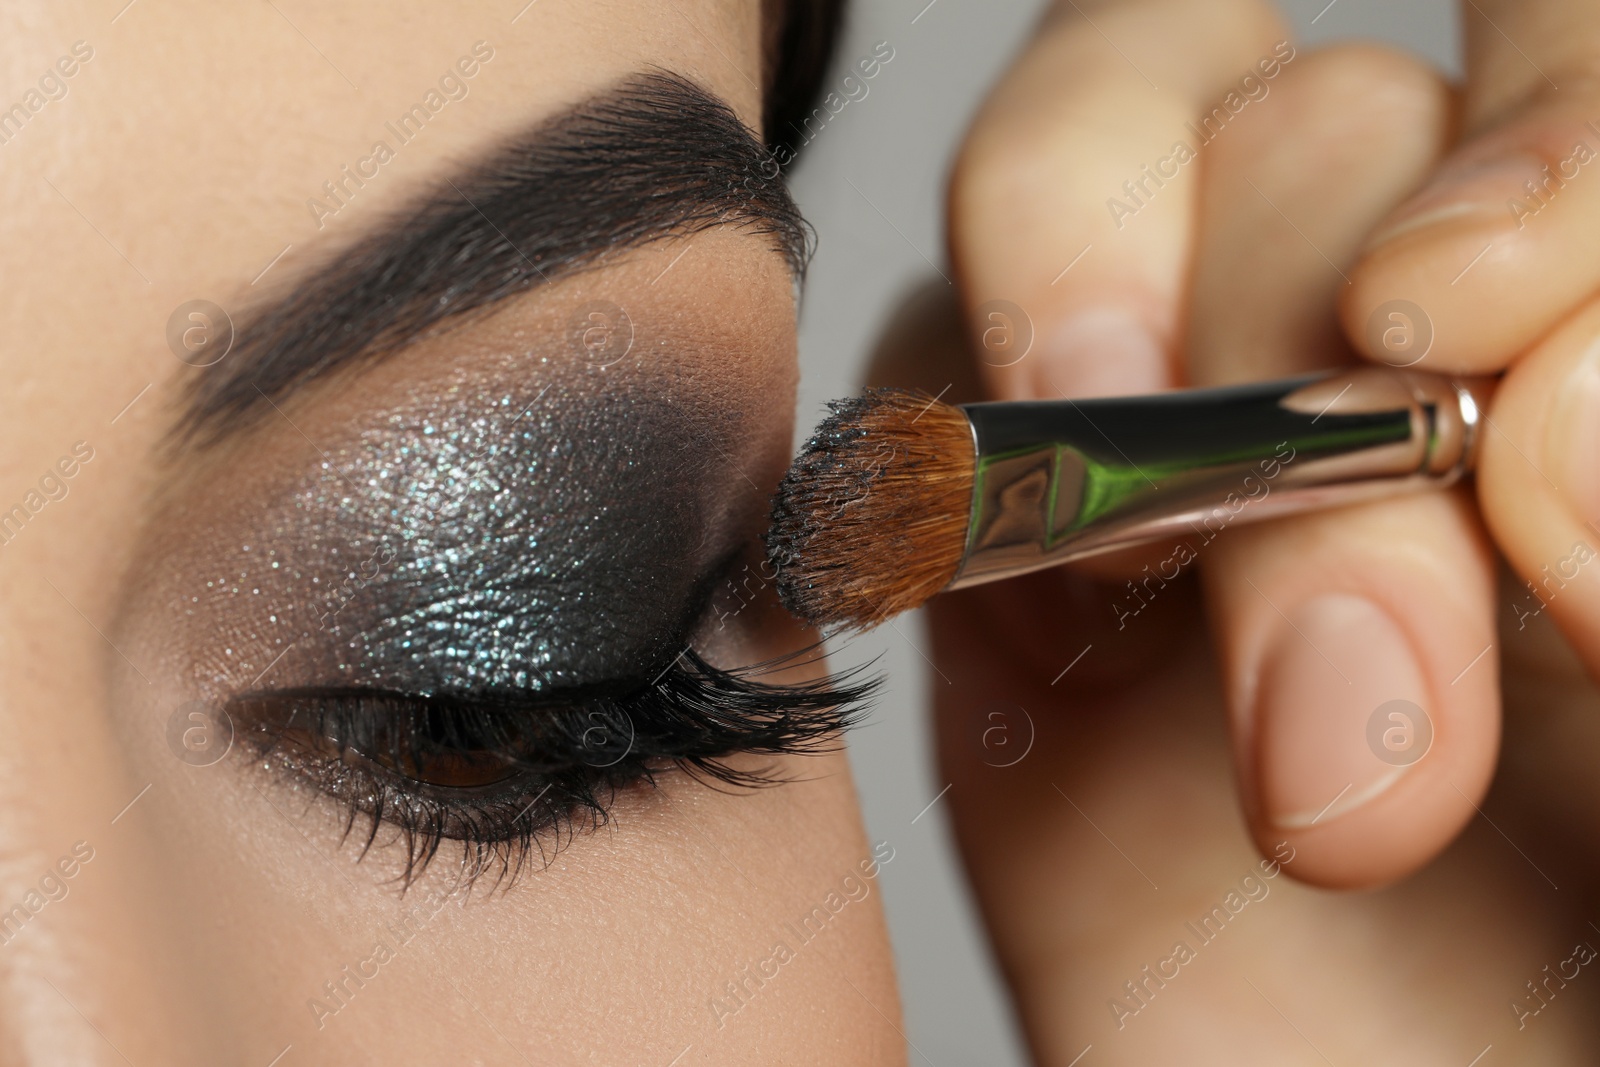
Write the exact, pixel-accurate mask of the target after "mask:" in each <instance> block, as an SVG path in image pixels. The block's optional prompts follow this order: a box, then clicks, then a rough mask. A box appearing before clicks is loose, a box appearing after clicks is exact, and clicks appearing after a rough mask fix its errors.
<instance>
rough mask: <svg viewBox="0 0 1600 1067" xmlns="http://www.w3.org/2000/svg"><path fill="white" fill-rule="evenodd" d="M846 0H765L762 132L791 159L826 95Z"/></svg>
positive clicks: (779, 153)
mask: <svg viewBox="0 0 1600 1067" xmlns="http://www.w3.org/2000/svg"><path fill="white" fill-rule="evenodd" d="M844 4H845V0H766V2H765V3H764V4H763V8H764V10H763V15H764V16H766V18H765V23H766V25H767V26H768V27H769V29H768V30H767V41H768V53H767V54H768V55H769V56H771V57H772V59H771V62H770V63H769V64H768V75H767V87H766V89H767V92H766V102H765V105H764V107H763V109H762V110H763V114H762V125H763V127H764V128H763V130H762V137H763V138H764V139H765V140H766V142H767V148H768V149H769V150H770V151H772V152H773V153H774V154H776V156H777V158H778V160H779V162H780V163H782V164H785V165H787V164H788V163H789V162H790V161H792V160H793V159H794V155H795V151H796V149H797V148H798V147H799V139H800V136H801V125H800V124H801V121H802V119H803V118H804V116H806V115H807V114H809V113H810V111H811V109H812V108H813V107H815V106H816V103H817V98H818V97H820V96H821V95H822V79H823V77H824V76H825V75H826V74H827V73H828V64H829V62H830V61H831V60H832V59H833V50H834V46H835V45H836V44H837V43H838V41H839V31H840V29H841V26H842V23H843V22H844Z"/></svg>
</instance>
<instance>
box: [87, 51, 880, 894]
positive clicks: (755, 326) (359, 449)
mask: <svg viewBox="0 0 1600 1067" xmlns="http://www.w3.org/2000/svg"><path fill="white" fill-rule="evenodd" d="M809 240H810V239H809V231H808V230H807V229H806V227H805V225H804V223H803V221H802V220H801V219H800V217H799V213H798V210H797V209H796V207H795V205H794V203H793V201H792V199H791V198H790V197H789V196H788V193H787V190H786V188H785V187H784V183H783V181H782V178H781V174H780V173H779V168H778V167H777V165H776V164H775V162H774V161H773V160H772V159H771V157H770V155H769V153H767V152H766V150H765V148H764V147H763V146H762V144H761V142H760V139H759V138H758V137H756V136H755V134H754V133H753V132H752V131H751V130H750V129H748V128H747V127H746V126H745V125H744V124H743V123H742V122H741V121H740V118H739V116H738V115H737V114H735V112H734V110H733V109H732V108H731V107H729V106H728V104H727V103H726V102H724V101H722V100H720V99H718V98H717V97H716V96H715V95H714V94H712V93H710V92H709V91H707V90H706V89H705V88H704V87H701V86H699V85H697V84H696V83H694V82H693V81H691V80H689V79H686V78H683V77H681V76H678V75H674V74H671V73H669V72H665V71H650V72H645V73H642V74H640V75H637V76H635V77H631V78H626V79H624V80H622V81H621V82H619V83H618V84H616V85H613V86H611V87H610V88H609V89H606V90H603V91H601V92H599V93H598V94H596V95H595V96H593V97H591V98H590V99H587V100H584V101H580V102H579V103H577V104H576V105H574V106H572V107H571V108H569V109H568V110H566V111H564V112H561V113H559V114H555V115H553V116H551V117H550V118H548V119H547V120H546V121H544V122H542V123H540V124H538V125H537V126H535V127H533V128H531V129H528V130H525V131H522V132H521V133H519V134H516V135H514V136H511V137H509V138H508V139H507V140H506V141H505V142H504V143H502V144H501V145H499V146H498V147H496V148H492V150H490V151H487V152H485V153H484V154H483V156H482V157H481V158H479V159H477V160H476V161H475V162H473V161H468V162H467V163H466V164H465V165H464V166H462V167H460V168H456V169H455V170H453V172H452V175H451V177H450V178H449V180H444V179H443V178H441V179H440V180H439V181H438V182H436V183H434V184H433V185H432V186H431V187H429V188H426V189H423V190H421V191H420V193H419V194H418V195H417V197H416V198H415V199H414V200H413V201H412V202H411V203H410V204H409V205H404V204H402V205H398V206H397V211H396V213H395V214H394V215H393V217H392V218H391V219H390V220H389V222H388V224H387V225H385V226H382V227H380V228H377V229H374V230H373V231H372V232H369V233H367V234H366V235H364V236H361V237H359V238H357V239H355V240H354V241H353V242H352V243H351V244H350V245H349V246H347V247H345V248H344V249H343V250H342V251H340V252H338V254H337V255H336V256H334V257H333V258H331V259H329V260H327V261H326V262H324V263H322V264H320V265H313V266H308V267H307V269H306V273H305V274H304V275H303V276H301V277H300V278H299V279H298V281H296V282H294V283H293V284H289V285H288V288H286V289H285V290H284V291H283V292H282V293H280V294H279V296H278V298H277V299H276V301H275V302H273V303H270V304H266V305H263V306H262V307H260V308H258V309H256V310H255V312H254V313H252V314H250V315H247V316H242V318H241V322H242V326H241V329H240V330H239V334H238V339H237V343H236V344H234V346H233V347H232V348H231V349H230V350H229V351H228V352H227V353H226V354H225V358H223V359H221V361H220V362H218V363H216V364H215V365H214V366H207V367H204V368H196V369H194V371H193V373H192V374H191V376H190V378H189V380H188V381H187V382H186V383H185V384H184V386H183V392H184V394H185V398H186V399H185V406H184V409H183V410H182V411H179V412H176V413H175V416H174V419H173V423H172V425H173V433H172V441H171V448H172V452H173V460H172V471H171V472H170V477H168V478H167V479H165V480H164V483H163V485H162V486H161V487H160V488H159V490H158V491H157V494H156V496H157V500H156V501H155V502H154V503H153V505H152V507H151V509H150V512H149V515H150V517H149V521H148V522H147V528H146V530H145V532H144V533H143V535H142V536H141V539H140V547H139V549H138V557H137V563H136V566H135V567H134V577H133V578H132V579H131V582H130V586H129V587H128V588H127V589H126V590H125V596H124V608H123V610H122V611H121V613H120V614H119V621H118V624H117V637H118V647H119V649H131V652H132V654H131V655H130V656H129V661H130V663H132V662H133V661H135V660H136V661H137V662H139V663H140V664H143V665H144V669H140V670H139V675H140V678H141V679H144V680H146V681H148V677H156V678H159V679H161V680H162V681H161V685H160V687H159V689H160V695H159V697H155V698H154V699H155V700H156V701H165V702H166V704H167V707H169V708H172V707H176V708H177V709H178V712H174V713H173V714H178V713H181V712H182V709H184V708H188V707H193V706H196V705H198V706H200V707H203V708H205V709H207V711H208V712H209V713H211V714H213V715H215V716H225V717H226V718H227V719H228V721H229V722H230V723H231V724H233V727H234V730H235V734H236V736H237V737H238V738H239V740H240V744H238V746H237V748H238V751H239V752H240V753H242V754H243V756H244V757H245V758H243V759H240V760H238V761H237V762H238V764H239V765H240V767H241V768H242V769H244V770H245V771H246V772H247V773H251V774H259V775H261V776H262V777H260V778H258V779H253V780H252V783H251V784H254V785H257V787H258V788H259V789H261V790H262V791H266V790H268V789H274V788H276V789H292V790H297V791H303V792H305V793H306V794H307V795H308V796H309V797H311V798H313V799H317V800H322V801H326V803H317V804H311V805H306V808H307V809H308V811H309V810H310V809H311V808H316V809H317V810H331V811H333V812H335V813H337V814H336V818H338V819H339V821H340V822H341V823H342V828H343V833H344V838H345V840H347V841H352V842H353V843H354V844H355V845H356V846H357V847H358V848H359V849H360V850H361V852H362V854H363V855H377V854H379V853H382V854H384V855H389V854H391V853H393V854H396V855H398V856H399V858H400V860H401V863H400V865H399V868H398V872H399V873H398V875H397V877H398V879H399V880H400V882H401V883H402V884H403V885H404V884H409V882H410V881H411V880H412V879H413V878H415V877H417V876H419V875H420V873H421V872H422V871H423V870H424V869H426V868H427V867H429V866H430V865H431V864H432V863H434V862H436V861H437V860H438V859H439V858H440V857H442V856H443V855H445V854H446V853H447V852H454V854H455V858H456V861H457V862H459V864H460V867H459V869H460V871H461V873H462V874H463V875H464V876H466V877H470V878H478V877H482V876H484V875H488V874H493V875H494V876H495V877H496V879H497V880H504V879H505V878H506V877H508V876H514V875H515V874H516V873H517V872H518V871H520V870H522V869H524V867H525V866H526V860H527V858H528V857H529V856H530V855H537V856H541V857H545V858H548V856H549V855H550V853H551V851H552V850H553V849H554V848H556V847H559V846H560V845H562V844H563V843H564V842H570V841H572V840H573V838H574V837H576V836H577V835H578V834H579V833H580V832H581V831H582V830H584V829H587V828H591V827H594V826H597V825H600V824H601V823H603V822H605V820H606V819H607V818H608V817H609V812H610V811H611V810H612V806H613V804H614V803H617V802H620V801H621V800H623V799H624V798H625V797H628V796H634V797H636V798H646V797H648V796H649V795H650V794H648V793H647V789H648V787H649V786H650V785H651V784H652V783H657V782H659V781H662V780H664V778H665V776H667V775H680V774H681V775H687V776H690V777H696V778H699V779H702V780H704V781H707V782H709V783H711V784H713V785H717V786H720V787H746V786H753V785H759V784H762V783H765V782H771V781H776V780H778V779H779V778H780V777H781V774H780V773H779V771H778V770H777V769H776V768H777V767H778V766H779V765H781V764H783V760H782V759H781V757H783V756H786V755H788V754H792V753H806V752H814V751H817V750H818V749H820V748H823V747H827V746H828V745H830V744H832V743H833V739H834V738H835V737H836V736H837V734H838V732H839V730H840V729H841V728H842V727H844V726H845V725H847V724H848V723H849V722H850V721H851V718H852V716H853V715H854V714H855V713H856V709H857V708H858V707H859V705H860V704H861V702H862V701H863V700H864V699H865V697H866V696H867V694H868V692H869V690H870V688H871V687H870V684H869V683H867V682H866V681H864V680H863V679H861V678H859V677H855V678H844V679H839V678H828V677H827V676H826V675H825V674H824V672H823V671H822V670H821V667H820V664H819V663H818V662H814V661H813V660H812V659H809V658H808V654H807V653H805V652H803V651H802V652H800V653H793V652H792V650H793V647H794V646H795V645H797V644H804V642H805V639H804V638H803V636H799V637H797V632H796V631H795V630H794V629H792V623H791V622H787V621H783V622H781V623H780V622H775V621H774V620H775V619H779V618H780V616H781V612H778V611H777V609H776V608H775V607H774V605H775V597H773V596H771V594H770V591H768V593H767V596H766V597H765V600H764V601H762V602H761V603H755V604H750V605H747V604H746V603H745V600H744V597H743V596H740V597H739V598H738V603H737V606H735V607H732V608H728V607H727V606H726V604H725V603H723V602H724V601H726V598H725V597H722V596H721V594H720V593H719V589H720V587H721V585H724V584H727V583H728V575H729V572H730V570H731V569H732V568H734V567H735V566H736V565H740V564H743V565H744V566H746V567H747V566H748V561H750V560H752V559H759V558H760V557H759V556H758V555H752V552H753V551H758V543H759V535H760V533H761V532H762V530H763V528H764V527H765V525H766V516H767V511H768V504H769V499H770V495H771V492H772V490H773V489H774V488H775V487H776V485H777V481H778V478H779V477H780V475H781V473H782V471H783V470H784V468H785V467H786V466H787V463H788V457H789V449H790V445H791V441H790V432H791V420H792V416H793V411H794V375H795V359H794V355H795V353H794V343H795V323H794V295H795V289H796V285H797V279H798V278H799V277H800V276H801V275H802V274H803V271H804V266H805V261H806V258H807V255H808V252H809ZM686 257H687V258H686ZM286 284H287V283H286ZM524 294H525V295H524ZM613 342H616V343H615V344H613ZM740 584H741V586H742V587H743V589H744V590H745V591H746V592H747V591H748V583H743V582H741V583H740ZM719 605H720V606H719ZM747 608H748V610H747ZM712 616H715V620H716V621H715V625H714V626H712V625H708V620H709V619H710V618H711V617H712ZM708 631H709V632H708ZM775 635H777V636H775ZM785 653H789V654H788V655H785ZM795 678H799V679H801V680H800V681H794V680H793V679H795ZM807 679H809V680H807ZM131 691H133V692H138V690H137V687H134V688H133V689H132V690H131ZM152 695H153V694H152ZM152 695H145V696H142V699H143V700H144V701H145V706H149V705H150V703H151V701H152ZM162 714H163V713H162V712H160V711H157V712H156V715H157V716H161V715H162ZM180 725H181V724H180ZM762 754H766V755H767V756H769V757H771V758H770V759H768V760H762V759H761V758H760V757H761V755H762ZM246 799H247V800H248V795H246ZM641 802H643V801H641Z"/></svg>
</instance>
